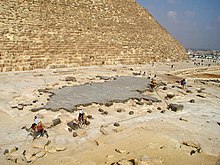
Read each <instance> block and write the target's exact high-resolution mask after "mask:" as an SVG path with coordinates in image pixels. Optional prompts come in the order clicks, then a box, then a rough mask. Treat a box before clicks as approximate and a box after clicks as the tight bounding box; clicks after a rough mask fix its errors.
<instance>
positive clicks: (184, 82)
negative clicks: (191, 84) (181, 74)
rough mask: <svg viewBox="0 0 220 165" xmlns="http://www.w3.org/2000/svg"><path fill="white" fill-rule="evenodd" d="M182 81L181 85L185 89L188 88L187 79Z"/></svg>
mask: <svg viewBox="0 0 220 165" xmlns="http://www.w3.org/2000/svg"><path fill="white" fill-rule="evenodd" d="M180 83H181V86H182V87H183V89H185V88H186V79H182V80H181V82H180Z"/></svg>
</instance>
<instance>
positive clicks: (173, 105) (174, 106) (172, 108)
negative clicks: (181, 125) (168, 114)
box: [168, 104, 183, 112]
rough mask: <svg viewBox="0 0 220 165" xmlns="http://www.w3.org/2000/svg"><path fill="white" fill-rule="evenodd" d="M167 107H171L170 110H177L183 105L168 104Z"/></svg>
mask: <svg viewBox="0 0 220 165" xmlns="http://www.w3.org/2000/svg"><path fill="white" fill-rule="evenodd" d="M168 109H171V111H174V112H177V111H180V110H183V105H182V104H169V105H168Z"/></svg>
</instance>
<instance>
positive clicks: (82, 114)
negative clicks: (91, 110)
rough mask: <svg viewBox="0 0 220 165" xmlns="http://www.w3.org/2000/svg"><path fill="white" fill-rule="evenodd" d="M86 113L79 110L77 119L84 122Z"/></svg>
mask: <svg viewBox="0 0 220 165" xmlns="http://www.w3.org/2000/svg"><path fill="white" fill-rule="evenodd" d="M86 120H87V115H86V113H85V112H84V111H83V110H80V111H79V116H78V121H79V122H82V124H86Z"/></svg>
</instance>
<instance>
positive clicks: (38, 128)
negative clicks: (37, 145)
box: [36, 121, 44, 136]
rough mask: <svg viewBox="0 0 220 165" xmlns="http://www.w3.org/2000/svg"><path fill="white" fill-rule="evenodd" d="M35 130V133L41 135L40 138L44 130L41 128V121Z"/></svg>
mask: <svg viewBox="0 0 220 165" xmlns="http://www.w3.org/2000/svg"><path fill="white" fill-rule="evenodd" d="M36 129H37V132H39V133H40V135H41V136H43V133H44V128H43V124H42V122H41V121H40V122H39V123H38V125H37V127H36Z"/></svg>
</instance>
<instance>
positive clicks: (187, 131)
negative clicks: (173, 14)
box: [0, 61, 220, 165]
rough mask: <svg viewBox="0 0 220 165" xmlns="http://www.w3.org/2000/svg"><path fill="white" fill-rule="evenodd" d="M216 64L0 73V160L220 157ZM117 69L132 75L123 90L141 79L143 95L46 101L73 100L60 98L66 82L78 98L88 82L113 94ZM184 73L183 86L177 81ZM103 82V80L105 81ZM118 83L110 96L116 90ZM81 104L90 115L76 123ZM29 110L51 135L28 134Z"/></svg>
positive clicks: (87, 163)
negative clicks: (152, 86)
mask: <svg viewBox="0 0 220 165" xmlns="http://www.w3.org/2000/svg"><path fill="white" fill-rule="evenodd" d="M172 65H173V67H172ZM219 70H220V67H219V65H216V63H214V64H211V66H209V67H208V66H197V65H194V64H193V61H182V62H178V63H154V65H152V64H146V65H110V66H93V67H74V68H68V69H44V70H43V69H40V70H33V71H23V72H4V73H0V91H1V96H0V97H1V99H0V116H1V121H0V126H1V130H0V163H1V164H6V165H7V164H27V163H31V164H71V165H72V164H75V165H79V164H80V165H81V164H83V165H93V164H94V165H95V164H97V165H98V164H123V165H127V164H128V165H129V164H131V165H132V164H145V165H146V164H155V165H162V164H165V165H168V164H181V165H188V164H193V165H200V164H204V165H215V164H220V157H219V156H220V139H219V131H220V109H219V105H220V104H219V100H220V94H219V93H220V84H219V75H220V74H219ZM155 75H156V79H157V84H158V86H157V88H156V89H154V90H152V89H150V88H149V87H148V84H149V82H150V79H151V78H152V77H154V76H155ZM122 77H129V79H127V80H126V81H127V82H126V83H124V86H126V88H127V89H128V91H129V89H130V86H132V85H133V86H135V83H136V84H140V85H137V86H139V87H140V90H141V91H139V90H137V89H136V87H135V89H136V92H138V96H139V94H140V95H141V97H136V94H135V95H131V97H130V98H126V99H122V100H120V99H118V98H116V99H115V100H114V99H112V98H111V99H110V100H109V102H108V101H105V102H104V103H101V102H95V101H93V100H91V102H90V103H88V101H87V102H86V103H85V104H77V103H75V102H74V103H73V104H71V105H72V106H73V109H72V110H71V111H70V110H67V109H62V107H61V108H58V109H53V108H51V109H50V110H49V109H47V108H46V107H47V106H48V105H49V104H48V103H50V101H52V100H53V99H54V97H55V96H60V97H57V98H56V99H58V100H61V101H62V102H64V103H65V100H71V99H68V98H67V97H66V96H65V97H63V98H65V99H63V100H62V97H61V96H62V95H60V94H61V93H62V92H61V93H59V91H61V90H63V89H65V88H66V89H71V88H74V91H71V92H72V93H73V95H71V92H70V93H69V95H68V96H69V97H73V98H74V97H77V96H80V97H79V98H77V99H78V100H80V99H81V100H85V98H87V99H88V97H87V96H88V95H87V94H88V93H89V91H91V90H89V88H88V85H90V86H91V88H100V89H101V90H98V89H97V94H94V93H93V94H91V93H90V94H91V95H89V98H91V97H92V96H94V97H95V96H99V95H100V93H101V94H103V98H110V97H109V96H108V95H109V91H111V88H110V87H111V82H114V81H115V80H116V79H118V78H119V80H120V78H122ZM183 78H186V80H187V85H186V88H185V89H183V88H182V87H181V85H180V80H182V79H183ZM122 79H123V78H122ZM134 80H135V81H134ZM140 81H141V83H140ZM142 81H143V84H144V85H143V86H141V84H142ZM145 82H146V84H145ZM105 83H107V84H108V85H107V86H108V88H105V87H103V86H102V85H103V84H105ZM97 84H99V85H100V84H101V87H100V86H99V85H97ZM128 84H129V85H128ZM127 85H128V86H127ZM112 86H113V87H114V86H115V85H112ZM122 86H123V83H122ZM77 87H78V88H77ZM79 88H80V89H81V91H80V90H79V91H78V93H77V90H78V89H79ZM83 89H86V90H85V91H83ZM105 89H106V90H105ZM116 89H117V90H119V89H120V88H119V89H118V88H116ZM138 89H139V88H138ZM117 90H116V91H114V90H112V92H113V93H115V94H116V95H112V96H111V97H116V96H118V95H117V92H119V93H120V91H117ZM82 91H83V92H88V93H87V94H83V92H82ZM94 91H96V90H94ZM67 92H68V90H67V91H66V92H64V94H65V93H67ZM140 92H141V93H140ZM131 93H132V92H131ZM105 94H107V96H105ZM127 94H128V95H129V94H130V93H129V92H127ZM132 94H133V93H132ZM120 97H122V96H120ZM149 98H150V99H149ZM152 98H154V99H156V100H158V101H153V100H152ZM75 100H76V99H75ZM87 103H88V104H87ZM67 104H68V105H69V103H67ZM74 105H75V106H74ZM53 106H55V102H54V103H53ZM80 109H83V110H84V111H85V112H86V113H87V114H88V121H89V123H88V124H87V125H85V126H83V127H82V128H78V129H77V128H75V127H72V126H71V125H70V124H69V123H70V122H71V121H73V120H74V119H77V117H78V113H79V110H80ZM34 116H37V117H38V118H39V120H41V121H42V122H43V124H44V127H45V128H46V130H47V132H48V134H49V137H48V138H46V136H44V137H41V138H39V139H35V140H34V141H33V137H32V136H28V132H26V131H25V130H24V129H21V128H22V127H23V126H27V127H29V126H31V124H32V123H33V118H34Z"/></svg>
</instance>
